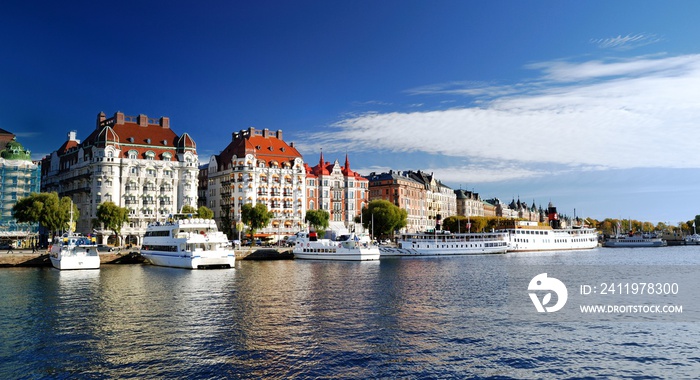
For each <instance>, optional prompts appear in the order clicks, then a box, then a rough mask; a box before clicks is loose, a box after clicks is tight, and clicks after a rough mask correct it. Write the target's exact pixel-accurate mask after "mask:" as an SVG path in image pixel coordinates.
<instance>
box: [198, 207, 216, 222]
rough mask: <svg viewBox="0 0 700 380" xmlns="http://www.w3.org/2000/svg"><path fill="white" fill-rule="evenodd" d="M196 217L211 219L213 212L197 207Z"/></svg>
mask: <svg viewBox="0 0 700 380" xmlns="http://www.w3.org/2000/svg"><path fill="white" fill-rule="evenodd" d="M197 217H198V218H202V219H213V218H214V211H212V210H211V209H210V208H209V207H207V206H199V208H198V209H197Z"/></svg>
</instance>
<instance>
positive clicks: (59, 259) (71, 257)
mask: <svg viewBox="0 0 700 380" xmlns="http://www.w3.org/2000/svg"><path fill="white" fill-rule="evenodd" d="M49 258H50V259H51V265H53V267H54V268H56V269H60V270H74V269H100V255H99V253H98V252H97V244H95V242H93V241H92V239H90V238H89V237H87V236H82V235H80V234H77V233H74V232H72V231H69V232H67V233H65V234H63V235H61V236H55V237H54V239H53V242H52V244H51V247H50V249H49Z"/></svg>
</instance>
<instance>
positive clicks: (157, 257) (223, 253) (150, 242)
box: [141, 219, 236, 269]
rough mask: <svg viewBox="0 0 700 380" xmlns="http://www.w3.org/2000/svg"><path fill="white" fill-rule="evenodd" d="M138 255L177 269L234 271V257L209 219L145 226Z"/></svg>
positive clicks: (154, 262)
mask: <svg viewBox="0 0 700 380" xmlns="http://www.w3.org/2000/svg"><path fill="white" fill-rule="evenodd" d="M141 256H143V257H144V258H145V259H146V260H148V261H149V262H151V263H152V264H154V265H160V266H165V267H176V268H188V269H198V268H233V266H234V264H235V260H236V255H235V252H234V250H233V248H231V247H230V244H229V241H228V238H227V237H226V235H225V234H224V233H223V232H221V231H219V230H218V228H217V227H216V222H214V220H212V219H180V220H171V221H167V222H153V223H150V224H149V225H148V228H147V229H146V234H145V236H144V238H143V244H142V245H141Z"/></svg>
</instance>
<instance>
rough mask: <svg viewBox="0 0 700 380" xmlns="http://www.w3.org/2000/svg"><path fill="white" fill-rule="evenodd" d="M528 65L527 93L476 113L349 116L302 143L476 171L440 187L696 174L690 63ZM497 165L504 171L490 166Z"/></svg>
mask: <svg viewBox="0 0 700 380" xmlns="http://www.w3.org/2000/svg"><path fill="white" fill-rule="evenodd" d="M529 67H530V68H537V69H539V70H540V71H541V73H542V76H541V78H539V79H538V80H535V81H533V82H532V83H533V85H532V86H531V90H530V91H522V92H519V93H518V94H517V95H505V96H500V97H495V98H493V99H492V100H491V101H489V102H485V103H482V104H481V105H480V106H479V107H470V108H456V109H449V110H432V111H424V112H408V113H406V112H390V113H372V114H364V115H359V116H354V117H349V118H346V119H344V120H341V121H340V122H338V123H337V124H336V125H334V126H333V127H332V129H331V131H330V132H328V131H327V132H324V133H322V134H318V135H315V136H312V139H313V140H315V141H317V143H318V144H321V145H322V146H324V149H326V148H330V149H331V150H333V149H336V150H340V151H343V150H347V149H348V147H352V148H351V150H353V151H376V150H377V149H382V150H383V151H391V152H395V153H402V152H424V153H429V154H438V155H444V156H449V157H454V158H456V159H459V161H462V160H465V161H466V162H468V163H472V165H473V164H474V163H477V166H469V164H467V165H464V166H455V167H453V168H450V169H447V170H445V172H444V173H441V175H442V178H445V181H448V177H450V176H452V173H454V175H460V176H464V173H469V175H470V176H472V177H470V178H472V180H473V176H478V177H480V178H483V179H484V180H488V179H489V178H491V180H498V179H499V178H500V179H508V178H527V177H530V176H538V175H542V174H543V171H542V170H541V169H540V168H541V166H542V165H563V166H564V167H565V168H568V170H571V169H574V168H575V169H576V170H580V169H581V168H586V169H590V168H595V169H596V170H600V169H604V168H644V167H650V168H651V167H654V168H697V167H700V164H699V163H698V160H695V159H693V157H695V156H697V142H698V141H700V128H698V127H697V126H698V123H699V122H700V55H686V56H677V57H665V58H657V59H652V58H648V57H645V58H639V59H636V60H627V61H618V62H604V61H589V62H581V63H575V62H543V63H539V64H535V65H530V66H529ZM544 83H547V84H548V85H547V86H546V87H545V86H544V85H543V84H544ZM438 87H439V86H436V87H435V88H433V90H436V89H438ZM452 87H453V88H451V91H453V92H454V93H459V91H458V89H457V87H456V86H452ZM502 87H503V88H508V87H509V86H502ZM511 87H514V86H511ZM414 93H419V92H415V91H414ZM464 93H465V94H470V95H471V93H470V92H469V91H465V92H464ZM502 162H507V163H509V165H508V166H507V167H503V166H502V165H495V164H492V163H502ZM490 163H491V164H490ZM565 170H566V169H565Z"/></svg>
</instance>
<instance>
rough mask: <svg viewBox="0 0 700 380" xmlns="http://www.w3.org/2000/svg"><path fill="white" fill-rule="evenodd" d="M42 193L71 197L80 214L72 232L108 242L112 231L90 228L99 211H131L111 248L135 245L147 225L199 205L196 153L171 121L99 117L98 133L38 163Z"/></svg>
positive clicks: (71, 137) (73, 138)
mask: <svg viewBox="0 0 700 380" xmlns="http://www.w3.org/2000/svg"><path fill="white" fill-rule="evenodd" d="M41 165H42V166H41V191H44V192H51V191H55V192H57V193H58V195H59V197H63V196H69V197H70V198H71V199H72V200H73V203H74V204H75V205H76V206H77V207H78V209H79V210H80V216H79V219H78V220H77V221H76V230H77V232H81V233H89V232H97V234H98V235H101V237H102V238H101V240H102V241H103V242H105V243H107V242H108V241H107V237H108V236H109V235H110V234H111V233H112V231H108V230H104V229H103V228H102V227H101V226H93V223H92V220H93V219H94V218H95V217H96V213H97V207H98V206H99V205H100V204H101V203H103V202H107V201H111V202H113V203H115V204H117V205H118V206H120V207H125V208H127V209H128V210H129V224H128V225H126V226H123V227H122V231H121V233H122V236H126V237H127V241H122V240H121V237H114V239H115V240H114V241H112V240H110V241H109V243H110V244H117V245H123V244H127V243H129V244H137V245H140V243H141V238H142V237H143V234H144V233H145V230H146V227H147V225H148V223H150V222H152V221H156V220H163V219H165V218H167V216H168V215H171V214H174V213H177V212H179V211H180V210H181V209H182V207H183V206H186V205H187V206H191V207H196V206H197V204H196V202H197V175H198V168H197V149H196V144H195V142H194V140H192V138H191V137H190V136H189V134H187V133H183V134H182V135H177V134H176V133H175V132H174V131H173V130H172V129H170V119H169V118H167V117H161V118H160V119H152V118H148V117H147V116H146V115H143V114H142V115H138V116H128V115H124V114H123V113H121V112H117V113H115V114H114V116H113V117H111V118H107V117H106V115H105V114H104V113H102V112H100V113H99V114H98V115H97V122H96V128H95V129H94V130H93V131H92V133H90V135H89V136H88V137H87V138H86V139H85V140H84V141H83V142H81V141H80V140H78V139H77V132H75V131H71V132H70V133H68V139H67V140H66V141H65V142H64V143H63V144H62V145H61V146H60V148H58V149H57V150H56V151H54V152H52V153H51V154H50V155H48V156H46V157H44V158H43V159H42V163H41Z"/></svg>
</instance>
